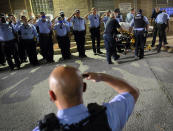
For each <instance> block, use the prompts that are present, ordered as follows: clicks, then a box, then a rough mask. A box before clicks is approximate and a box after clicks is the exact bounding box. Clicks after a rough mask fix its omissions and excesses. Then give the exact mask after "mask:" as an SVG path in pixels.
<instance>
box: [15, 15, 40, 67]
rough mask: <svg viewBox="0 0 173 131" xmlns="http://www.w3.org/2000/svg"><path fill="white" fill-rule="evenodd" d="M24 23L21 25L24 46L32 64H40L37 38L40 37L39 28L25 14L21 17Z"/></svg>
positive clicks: (20, 32)
mask: <svg viewBox="0 0 173 131" xmlns="http://www.w3.org/2000/svg"><path fill="white" fill-rule="evenodd" d="M21 19H22V22H23V24H22V25H21V26H20V27H19V30H18V32H19V35H20V37H21V41H22V43H23V44H24V48H25V50H26V52H27V55H28V57H29V61H30V63H31V64H32V65H38V60H37V52H36V40H37V38H38V34H37V30H36V28H35V26H34V25H32V24H29V23H28V21H27V18H26V17H25V16H22V17H21Z"/></svg>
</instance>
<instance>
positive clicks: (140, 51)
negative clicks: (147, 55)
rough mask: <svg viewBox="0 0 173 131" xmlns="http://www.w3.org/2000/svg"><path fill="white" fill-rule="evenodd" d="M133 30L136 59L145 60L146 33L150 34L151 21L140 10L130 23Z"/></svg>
mask: <svg viewBox="0 0 173 131" xmlns="http://www.w3.org/2000/svg"><path fill="white" fill-rule="evenodd" d="M130 26H131V30H132V28H133V27H134V28H133V31H134V35H135V59H138V58H139V59H142V58H144V44H145V36H144V35H145V32H146V31H147V32H148V28H149V21H148V19H147V17H146V16H143V14H142V10H141V9H139V10H138V12H137V15H136V16H135V17H134V19H133V20H132V21H131V23H130Z"/></svg>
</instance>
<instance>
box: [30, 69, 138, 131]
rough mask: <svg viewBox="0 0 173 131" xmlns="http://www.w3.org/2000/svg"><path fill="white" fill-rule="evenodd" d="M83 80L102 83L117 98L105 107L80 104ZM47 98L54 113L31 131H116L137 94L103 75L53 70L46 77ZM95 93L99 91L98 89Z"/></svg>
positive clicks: (123, 82) (117, 81)
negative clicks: (54, 107)
mask: <svg viewBox="0 0 173 131" xmlns="http://www.w3.org/2000/svg"><path fill="white" fill-rule="evenodd" d="M83 79H86V80H92V81H94V82H104V83H106V84H107V85H108V86H110V87H111V88H113V89H114V90H115V91H116V92H117V93H118V95H117V96H115V97H114V98H113V99H112V100H111V101H110V102H109V103H104V104H103V105H98V104H96V103H94V104H93V103H91V104H89V105H88V108H87V107H86V106H85V105H84V104H83V92H85V91H86V83H84V81H83ZM49 86H50V89H49V95H50V98H51V100H52V102H54V104H55V105H56V107H57V109H58V113H57V115H55V114H53V113H51V114H49V115H46V116H45V118H44V119H43V120H41V121H40V122H39V126H38V127H36V128H35V129H34V130H33V131H54V130H57V131H59V130H61V131H64V130H65V129H68V131H111V130H112V131H120V130H122V129H123V127H124V125H125V123H126V122H127V120H128V118H129V116H130V115H131V113H132V111H133V108H134V105H135V103H136V101H137V99H138V96H139V93H138V91H137V90H136V89H135V88H133V87H132V86H130V85H129V84H128V83H127V82H125V81H124V80H121V79H119V78H116V77H113V76H110V75H108V74H104V73H84V74H81V73H80V71H79V70H77V69H76V68H74V67H69V66H59V67H57V68H55V69H54V70H53V71H52V73H51V75H50V77H49ZM98 90H99V89H98Z"/></svg>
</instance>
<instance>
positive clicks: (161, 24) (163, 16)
mask: <svg viewBox="0 0 173 131" xmlns="http://www.w3.org/2000/svg"><path fill="white" fill-rule="evenodd" d="M155 22H156V23H157V28H158V32H159V45H158V47H157V52H158V53H159V52H160V49H161V47H162V43H163V42H164V38H166V28H168V31H169V16H168V15H167V13H165V12H164V11H163V12H162V13H160V14H159V15H158V16H157V18H156V20H155Z"/></svg>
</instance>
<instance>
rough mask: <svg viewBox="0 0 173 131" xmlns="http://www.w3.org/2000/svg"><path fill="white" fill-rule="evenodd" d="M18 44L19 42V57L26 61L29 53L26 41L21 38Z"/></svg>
mask: <svg viewBox="0 0 173 131" xmlns="http://www.w3.org/2000/svg"><path fill="white" fill-rule="evenodd" d="M17 44H18V53H19V58H20V60H21V62H23V61H26V59H27V54H26V50H25V47H24V44H25V43H23V41H22V40H21V39H19V40H18V42H17Z"/></svg>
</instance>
